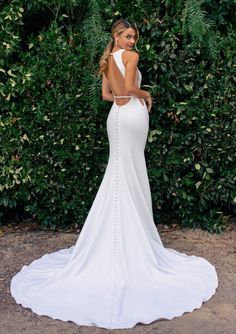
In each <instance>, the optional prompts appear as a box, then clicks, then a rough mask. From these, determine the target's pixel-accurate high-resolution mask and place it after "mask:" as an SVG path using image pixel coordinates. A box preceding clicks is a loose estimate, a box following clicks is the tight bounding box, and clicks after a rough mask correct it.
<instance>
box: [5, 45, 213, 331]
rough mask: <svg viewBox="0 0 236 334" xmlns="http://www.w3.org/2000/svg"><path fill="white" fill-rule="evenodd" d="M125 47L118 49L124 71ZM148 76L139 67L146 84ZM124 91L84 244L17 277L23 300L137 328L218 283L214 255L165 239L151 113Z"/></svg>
mask: <svg viewBox="0 0 236 334" xmlns="http://www.w3.org/2000/svg"><path fill="white" fill-rule="evenodd" d="M123 51H124V49H120V50H118V51H116V52H114V53H113V54H111V55H112V56H113V59H114V61H113V65H114V71H116V73H117V75H118V76H119V75H121V77H122V78H124V76H125V66H124V63H123V60H122V53H123ZM118 71H119V72H118ZM120 79H121V78H120ZM141 79H142V76H141V73H140V71H139V70H138V69H137V85H138V86H139V87H140V84H141ZM115 96H116V95H115ZM124 96H125V97H126V95H124ZM119 98H121V96H116V98H115V99H114V103H113V105H112V107H111V109H110V112H109V114H108V117H107V122H106V126H107V134H108V140H109V159H108V163H107V166H106V170H105V173H104V176H103V179H102V182H101V184H100V187H99V189H98V192H97V194H96V196H95V198H94V201H93V204H92V206H91V208H90V211H89V213H88V215H87V218H86V220H85V223H84V225H83V228H82V230H81V232H80V235H79V237H78V239H77V242H76V244H75V245H74V246H72V247H69V248H67V249H61V250H59V251H56V252H53V253H50V254H45V255H43V256H42V257H41V258H39V259H36V260H34V261H33V262H32V263H31V264H30V265H24V266H23V267H22V269H21V270H20V271H19V272H18V273H16V275H15V276H13V278H12V280H11V286H10V291H11V294H12V296H13V297H14V299H15V301H16V303H18V304H21V305H23V306H24V307H28V308H31V309H32V310H33V311H34V312H35V313H37V314H38V315H46V316H49V317H51V318H53V319H60V320H63V321H72V322H74V323H76V324H78V325H87V326H97V327H103V328H107V329H118V328H131V327H134V326H135V325H136V324H137V323H144V324H148V323H151V322H153V321H155V320H158V319H172V318H174V317H177V316H181V315H182V314H183V313H185V312H191V311H193V310H194V309H197V308H200V307H201V305H202V303H203V302H204V301H207V300H208V299H210V298H211V296H212V295H213V294H214V293H215V291H216V288H217V286H218V277H217V273H216V270H215V267H214V266H213V265H212V264H210V263H209V262H208V261H207V260H206V259H204V258H202V257H197V256H194V255H191V256H189V255H186V254H184V253H180V252H178V251H176V250H173V249H170V248H165V247H164V246H163V244H162V241H161V239H160V236H159V234H158V232H157V228H156V226H155V223H154V221H153V212H152V203H151V193H150V187H149V180H148V175H147V169H146V163H145V156H144V149H145V144H146V140H147V135H148V129H149V113H148V110H147V107H146V104H145V103H143V104H142V102H141V101H140V99H139V98H137V97H135V96H131V97H130V96H128V97H127V98H128V99H129V101H128V102H127V103H125V104H123V105H119V104H118V102H117V101H118V100H119ZM123 98H124V97H123Z"/></svg>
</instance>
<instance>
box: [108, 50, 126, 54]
mask: <svg viewBox="0 0 236 334" xmlns="http://www.w3.org/2000/svg"><path fill="white" fill-rule="evenodd" d="M121 50H124V49H119V50H116V51H115V52H111V53H110V55H113V54H114V53H116V52H119V51H121Z"/></svg>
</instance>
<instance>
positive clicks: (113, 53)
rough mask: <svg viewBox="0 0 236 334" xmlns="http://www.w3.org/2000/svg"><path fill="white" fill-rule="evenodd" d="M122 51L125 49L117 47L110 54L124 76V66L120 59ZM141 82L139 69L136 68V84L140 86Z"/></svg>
mask: <svg viewBox="0 0 236 334" xmlns="http://www.w3.org/2000/svg"><path fill="white" fill-rule="evenodd" d="M124 51H125V49H119V50H117V51H115V52H112V53H111V55H113V57H114V59H115V62H116V65H117V66H118V68H119V70H120V72H121V73H122V74H123V76H124V77H125V66H124V64H123V61H122V53H123V52H124ZM141 82H142V74H141V72H140V71H139V69H138V68H137V75H136V84H137V86H138V88H140V86H141Z"/></svg>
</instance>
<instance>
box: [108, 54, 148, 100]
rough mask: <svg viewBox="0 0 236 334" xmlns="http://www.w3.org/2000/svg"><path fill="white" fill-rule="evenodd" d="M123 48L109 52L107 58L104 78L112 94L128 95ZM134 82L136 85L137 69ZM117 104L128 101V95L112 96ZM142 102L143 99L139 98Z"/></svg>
mask: <svg viewBox="0 0 236 334" xmlns="http://www.w3.org/2000/svg"><path fill="white" fill-rule="evenodd" d="M123 51H125V50H124V49H120V50H118V51H116V52H113V53H110V56H109V58H108V67H107V71H106V78H107V81H108V83H109V85H110V88H111V91H112V92H113V95H114V96H128V95H129V94H128V93H127V91H126V89H125V64H124V60H123V58H122V54H123ZM135 84H136V85H137V86H138V69H137V72H136V78H135ZM114 99H115V101H116V103H117V104H118V105H125V104H126V103H128V102H129V100H130V97H124V98H117V97H114ZM140 101H141V103H142V104H143V99H142V98H141V99H140Z"/></svg>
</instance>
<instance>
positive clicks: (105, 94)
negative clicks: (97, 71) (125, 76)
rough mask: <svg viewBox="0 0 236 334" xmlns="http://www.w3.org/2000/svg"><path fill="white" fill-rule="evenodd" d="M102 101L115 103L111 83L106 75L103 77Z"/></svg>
mask: <svg viewBox="0 0 236 334" xmlns="http://www.w3.org/2000/svg"><path fill="white" fill-rule="evenodd" d="M102 99H103V100H105V101H111V102H113V101H114V97H113V94H112V91H111V88H110V85H109V82H108V80H107V78H106V76H105V74H104V73H103V76H102Z"/></svg>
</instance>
